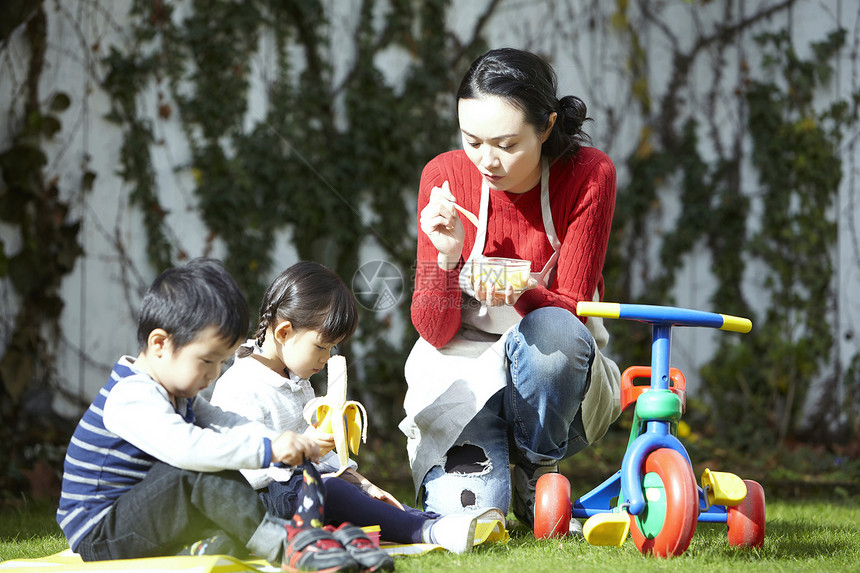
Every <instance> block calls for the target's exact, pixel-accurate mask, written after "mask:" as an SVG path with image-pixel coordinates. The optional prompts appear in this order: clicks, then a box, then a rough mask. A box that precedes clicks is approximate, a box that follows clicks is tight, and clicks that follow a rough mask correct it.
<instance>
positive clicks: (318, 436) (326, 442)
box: [305, 426, 334, 457]
mask: <svg viewBox="0 0 860 573" xmlns="http://www.w3.org/2000/svg"><path fill="white" fill-rule="evenodd" d="M305 436H307V437H309V438H310V439H312V440H313V441H315V442H316V444H317V445H318V446H319V448H320V457H322V456H324V455H326V454H327V453H329V452H330V451H332V450H333V449H334V434H330V433H328V432H321V431H320V430H317V429H316V428H314V427H313V426H308V429H307V430H305Z"/></svg>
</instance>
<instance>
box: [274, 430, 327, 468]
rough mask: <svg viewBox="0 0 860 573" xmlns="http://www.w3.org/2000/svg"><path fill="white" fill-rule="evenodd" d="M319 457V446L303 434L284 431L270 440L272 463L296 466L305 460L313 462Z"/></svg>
mask: <svg viewBox="0 0 860 573" xmlns="http://www.w3.org/2000/svg"><path fill="white" fill-rule="evenodd" d="M319 457H320V447H319V445H318V444H317V443H316V441H314V440H313V439H312V438H310V437H308V436H305V435H304V434H297V433H295V432H290V431H286V432H284V433H283V434H281V435H280V436H278V437H277V438H275V439H274V440H272V462H281V463H284V464H287V465H288V466H297V465H299V464H301V463H302V462H303V461H304V460H305V458H307V459H308V460H310V461H314V462H315V461H317V460H318V459H319Z"/></svg>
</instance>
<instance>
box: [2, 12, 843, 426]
mask: <svg viewBox="0 0 860 573" xmlns="http://www.w3.org/2000/svg"><path fill="white" fill-rule="evenodd" d="M381 4H382V5H381V7H380V15H381V14H382V13H384V11H385V9H386V7H385V4H384V3H381ZM650 4H653V3H649V5H650ZM777 4H780V2H776V1H773V2H765V1H761V2H750V1H743V0H726V2H712V3H709V4H707V5H705V6H701V5H698V4H695V5H691V4H690V3H687V2H682V1H680V0H673V1H670V2H665V3H662V4H661V6H663V8H662V12H660V19H661V20H662V21H663V22H667V23H668V25H667V26H666V27H663V26H659V25H657V24H656V23H655V22H654V21H651V22H649V21H648V20H646V19H643V17H642V13H641V12H640V11H639V10H638V9H637V6H639V5H640V4H639V3H636V2H631V5H632V8H631V16H630V17H631V19H635V20H636V21H637V22H639V23H640V24H639V25H641V28H639V29H637V31H638V32H640V33H641V36H642V38H644V39H645V41H646V46H645V48H646V50H647V53H648V66H649V68H648V72H649V86H650V89H651V93H652V99H653V101H654V102H658V101H659V100H660V99H661V98H662V97H663V95H664V91H665V89H666V86H667V82H668V75H669V73H670V71H671V61H670V57H671V53H672V50H674V49H681V50H682V51H683V50H689V49H691V47H692V46H693V45H694V43H695V42H696V40H697V39H698V38H700V37H702V35H707V34H710V33H713V32H714V30H716V29H717V27H718V26H720V25H723V24H724V23H725V7H726V6H727V5H728V6H729V7H730V9H731V13H732V14H733V15H734V17H735V19H736V20H737V19H742V18H744V17H748V16H750V15H752V14H754V13H756V12H758V11H759V10H761V9H763V8H765V7H767V6H771V5H777ZM795 4H796V5H795V7H794V8H793V9H792V10H790V11H782V12H779V13H778V14H777V15H776V16H774V17H772V18H769V19H766V20H764V21H762V22H760V23H758V24H757V25H756V27H755V30H756V31H761V30H765V29H769V30H777V29H781V28H785V27H789V29H790V30H791V33H792V37H793V38H794V41H795V45H796V47H797V49H798V50H799V51H800V52H801V55H803V53H804V50H805V49H806V48H807V47H808V44H809V42H811V41H815V40H820V39H822V38H823V37H824V36H825V35H826V34H827V33H828V32H829V31H830V30H832V29H833V28H834V27H835V26H836V24H837V23H841V24H842V25H843V26H846V27H847V28H848V30H849V38H850V39H849V43H850V45H849V46H848V47H847V48H846V49H845V50H843V53H842V57H841V59H840V62H839V70H838V73H837V74H836V76H835V77H834V80H833V83H832V86H831V92H830V93H829V94H824V95H823V96H822V100H823V101H822V103H826V101H827V100H828V99H835V98H842V99H849V98H850V93H852V92H853V91H857V90H858V88H860V74H858V71H860V70H858V63H857V56H856V51H857V49H858V42H860V40H858V37H860V36H859V35H858V30H860V26H858V18H860V0H840V1H838V2H830V1H823V0H821V1H819V0H803V1H800V0H798V1H797V2H796V3H795ZM129 5H130V2H129V1H128V0H123V1H112V2H104V1H102V2H92V1H84V0H78V1H67V2H58V3H54V2H46V3H45V4H44V7H45V10H46V11H48V22H49V41H50V44H49V49H48V53H47V56H46V58H47V61H46V65H45V72H44V74H43V76H42V81H41V86H40V89H41V95H42V99H43V100H44V101H49V98H50V95H51V94H52V93H53V92H54V91H55V90H57V89H62V90H65V91H67V92H68V93H69V95H70V97H71V101H72V107H71V108H70V109H68V110H67V111H65V112H64V113H63V114H62V116H61V120H62V122H63V129H62V131H61V132H60V133H59V134H58V136H57V138H56V140H55V141H54V142H53V143H50V144H48V145H47V151H48V153H49V156H50V158H51V160H50V162H49V164H48V166H47V167H46V169H45V172H46V177H47V178H51V177H53V176H55V175H56V176H58V177H59V181H60V188H61V189H62V190H63V191H64V192H66V193H68V195H69V198H70V199H71V200H72V201H73V203H74V216H75V217H79V218H80V219H81V220H82V222H83V226H82V233H81V237H80V240H81V242H82V245H83V247H84V251H85V253H86V254H85V256H84V257H82V258H81V259H79V261H78V264H77V267H76V269H75V271H74V272H73V273H72V274H71V275H69V276H68V277H67V278H66V279H65V282H64V284H63V296H64V298H65V300H66V308H65V311H64V313H63V315H62V316H61V317H60V325H61V330H62V332H61V333H59V337H58V338H57V341H58V346H57V357H58V364H59V365H60V375H61V376H62V378H63V384H64V385H65V387H66V388H68V389H70V390H72V391H73V392H74V393H75V394H77V395H79V396H80V397H81V398H82V399H84V400H87V401H88V400H89V399H90V398H91V397H92V395H93V394H94V393H95V392H96V391H97V389H98V388H99V387H100V386H101V385H102V384H103V383H104V380H105V376H106V374H107V372H108V370H109V368H110V366H111V365H112V364H113V362H114V361H115V360H116V358H117V357H118V356H120V355H121V354H125V353H133V352H135V351H136V342H135V328H136V327H135V320H134V314H135V311H136V307H137V304H138V303H139V300H140V297H141V294H142V291H143V289H144V288H145V287H146V285H147V284H148V283H149V282H150V281H151V280H152V278H154V276H153V271H152V270H151V269H150V268H149V267H148V265H147V263H146V254H145V246H146V245H145V241H144V236H145V235H144V232H143V228H142V226H141V216H140V213H139V212H138V210H137V209H135V208H130V207H129V205H128V201H129V197H128V193H129V189H128V186H127V185H126V184H125V183H124V182H123V181H122V179H121V178H120V177H118V176H117V175H116V173H115V171H116V169H117V166H118V161H119V150H120V146H121V143H122V137H123V134H122V132H121V128H120V127H119V126H117V125H114V124H111V123H109V122H107V121H105V120H104V115H105V113H106V112H107V111H108V110H109V106H110V102H109V100H108V98H107V95H106V94H105V92H104V91H103V90H102V89H101V88H100V87H99V81H100V80H101V79H102V78H103V75H104V73H105V69H104V67H102V66H101V65H100V64H99V59H100V58H102V57H104V56H105V55H106V53H107V50H108V48H109V47H110V46H111V45H118V46H124V45H126V44H128V42H130V39H129V38H128V37H127V35H126V34H127V32H126V30H125V29H124V24H125V22H126V21H127V16H126V14H127V10H128V7H129ZM486 5H487V1H486V0H482V1H478V0H455V1H454V2H452V6H453V8H452V11H451V15H450V18H449V22H448V28H449V30H448V31H449V32H450V33H452V34H453V35H454V37H456V38H460V39H461V40H462V39H465V38H468V37H470V36H471V34H472V32H473V29H474V26H475V22H476V18H477V17H478V15H479V14H480V13H481V12H482V11H483V9H484V7H485V6H486ZM615 5H616V4H615V3H611V2H601V3H598V2H581V1H575V0H567V1H555V2H553V1H547V0H544V1H537V2H523V1H519V0H507V1H503V2H501V4H500V6H499V8H498V9H497V12H496V15H495V16H494V17H493V18H492V19H491V20H490V22H489V23H488V26H487V28H486V37H487V38H488V40H489V44H490V46H491V47H501V46H514V47H521V48H526V49H530V50H534V51H537V52H539V53H542V54H545V55H547V56H549V57H551V58H552V61H553V63H554V65H555V67H556V70H557V72H558V74H559V80H560V94H561V95H564V94H568V93H572V94H576V95H579V96H580V97H582V98H583V99H584V100H585V101H586V103H587V104H588V106H589V112H590V115H591V117H593V118H594V119H595V122H594V123H593V124H591V125H590V126H589V132H590V134H591V135H592V137H593V141H594V144H595V146H597V147H600V148H601V149H603V150H604V151H606V152H607V153H609V154H610V156H611V157H613V158H614V159H615V160H616V164H617V165H618V167H619V185H620V186H621V185H624V184H625V182H626V177H627V174H626V173H625V172H624V169H623V165H622V162H623V160H624V159H625V158H626V157H627V156H628V155H629V154H630V152H631V151H632V149H634V147H635V145H636V142H637V140H638V137H639V133H640V130H641V128H642V125H643V120H642V117H641V114H640V113H639V112H638V107H637V105H636V104H635V101H634V100H633V98H632V96H631V93H630V86H629V80H628V77H629V76H628V73H629V72H628V63H627V54H628V48H627V46H625V45H623V44H622V43H621V42H620V41H619V38H620V37H622V36H623V34H619V31H618V30H617V29H615V28H613V26H612V24H611V21H610V18H609V15H610V14H611V12H612V11H613V10H614V9H615ZM327 6H328V11H329V13H330V14H331V22H332V39H333V52H334V53H336V54H337V55H338V59H337V60H336V62H335V81H336V82H337V81H338V79H339V78H341V77H342V75H343V74H344V73H345V70H346V69H347V68H348V66H349V64H350V62H351V57H352V55H351V51H350V46H351V44H350V38H351V30H352V25H353V24H352V23H353V22H354V20H355V13H356V10H357V7H358V6H359V4H358V2H356V1H351V2H338V1H335V0H330V1H329V2H327ZM441 32H442V31H440V33H441ZM752 35H753V33H752V32H747V33H745V34H744V35H743V36H741V37H740V40H739V41H738V42H737V43H736V45H733V46H729V47H727V48H726V49H725V50H724V51H723V52H722V55H723V58H722V59H721V60H718V59H716V55H717V54H718V51H717V50H716V48H707V49H704V50H702V52H701V54H700V55H699V56H698V57H697V58H696V60H695V65H694V68H693V72H692V73H691V75H690V78H689V80H688V82H687V83H686V84H685V85H684V87H683V98H684V99H685V101H687V102H688V103H689V105H690V106H692V108H693V109H697V110H700V113H701V117H700V119H701V120H702V125H703V130H707V125H708V123H707V120H708V119H709V118H711V119H713V122H714V125H716V126H718V128H719V129H718V134H719V135H718V137H717V139H716V140H714V139H709V138H708V136H707V135H708V134H707V133H706V132H704V133H703V137H702V146H701V147H702V148H701V150H700V151H701V152H702V153H703V154H704V155H705V157H708V156H709V154H713V153H714V150H715V149H716V147H715V146H716V145H722V146H731V145H732V142H733V141H734V140H735V139H736V138H738V137H740V138H742V141H743V145H744V147H745V148H746V149H749V140H748V138H747V135H746V134H745V133H743V121H744V118H743V117H742V115H741V114H742V110H741V109H740V108H739V107H738V105H737V103H736V98H734V97H733V90H734V89H735V88H736V87H737V85H738V83H739V70H740V67H741V60H742V59H744V58H746V59H747V61H748V62H750V63H751V65H755V61H756V58H755V45H754V43H753V42H752ZM267 42H268V41H267V40H266V39H263V40H262V41H261V50H260V54H259V56H258V57H257V58H256V60H255V62H254V75H255V76H256V77H257V78H258V80H260V79H264V78H265V77H266V73H267V70H268V69H269V66H271V65H272V62H273V55H272V46H271V42H268V43H267ZM96 46H98V48H97V49H96ZM852 51H854V52H855V53H854V54H853V55H852ZM407 58H408V54H406V53H405V52H403V51H399V50H396V49H395V50H391V51H389V52H386V53H385V54H383V55H381V56H380V58H379V60H378V63H379V65H380V66H381V67H382V68H383V69H384V70H385V71H386V74H387V78H388V79H389V81H391V82H397V81H398V78H399V77H400V76H399V74H400V71H401V70H402V68H403V65H404V62H405V61H407ZM27 61H28V54H27V46H26V42H25V41H24V38H23V27H22V28H21V29H19V30H18V31H16V33H15V34H14V35H13V37H12V38H11V39H10V40H9V42H8V43H7V45H6V46H5V47H3V48H2V49H0V109H8V108H9V107H10V104H11V103H12V102H14V103H15V104H16V106H15V107H14V109H16V110H17V111H16V113H13V114H11V115H10V116H8V117H3V118H0V149H2V148H5V147H6V146H7V145H8V143H9V136H10V134H11V133H12V132H14V131H15V129H16V125H17V123H18V122H20V121H22V120H23V118H22V117H21V112H20V107H21V106H20V101H19V98H20V91H19V90H20V87H21V81H22V78H23V77H24V75H25V73H26V68H25V66H26V62H27ZM717 71H719V72H720V73H717ZM158 89H159V87H158V86H155V85H153V86H150V87H149V89H148V90H147V91H146V93H145V94H144V96H143V97H142V98H141V99H140V101H139V105H140V106H141V109H142V113H143V114H145V115H147V116H149V117H151V118H152V120H153V126H154V130H155V133H156V135H157V138H158V139H160V140H162V141H163V144H162V145H157V146H155V147H153V148H152V154H153V164H154V167H155V168H156V170H157V177H158V185H159V198H160V201H161V203H162V205H164V206H165V207H166V208H167V209H168V210H169V211H170V214H169V215H168V217H167V226H168V228H169V229H171V230H172V231H173V233H174V234H175V236H174V237H173V239H174V240H175V242H176V244H177V245H179V246H180V247H181V248H182V249H183V250H184V251H186V252H187V253H188V254H189V255H190V256H198V255H203V254H209V255H213V256H219V255H220V254H221V247H220V245H219V244H218V243H217V242H216V243H215V244H214V245H212V246H211V247H210V246H207V243H206V241H205V237H206V235H207V231H206V229H205V226H204V225H203V223H202V221H201V219H200V217H199V216H198V215H197V213H196V211H195V198H194V195H193V188H194V184H193V179H192V175H191V173H190V171H189V170H188V168H187V162H188V157H189V153H188V149H187V148H185V147H184V145H183V144H182V143H181V142H182V141H184V139H183V138H182V137H181V134H180V131H179V124H178V121H177V119H176V115H175V114H174V115H173V117H171V118H170V119H169V120H162V119H159V118H158V114H157V112H156V108H157V105H158V99H157V94H158ZM710 93H716V94H717V97H716V98H715V99H713V100H709V99H708V94H710ZM249 101H250V112H249V118H248V121H249V125H250V124H251V123H252V122H253V120H254V119H256V118H259V117H262V116H263V115H264V113H265V107H266V105H267V101H266V95H265V90H264V82H263V81H257V82H256V83H255V84H254V86H253V87H252V89H251V91H250V94H249ZM710 102H713V105H714V107H713V109H710V108H709V105H711V103H710ZM857 145H858V144H857V131H856V129H855V130H854V131H853V132H852V133H851V134H849V137H848V139H846V142H845V144H844V146H843V157H844V162H843V169H845V172H846V173H845V177H844V178H843V182H842V187H841V192H840V199H839V201H840V205H839V212H838V218H839V228H840V235H839V237H840V239H839V275H838V285H836V286H837V288H838V289H839V306H840V308H839V312H838V313H837V317H838V321H837V324H836V328H837V335H838V339H839V341H840V343H839V344H840V347H839V348H840V353H839V356H838V357H837V358H836V359H837V360H842V361H843V362H847V360H848V359H849V358H850V357H851V356H853V355H854V354H855V353H857V352H858V349H860V342H858V340H860V338H858V336H857V333H856V330H857V325H858V322H860V297H858V296H857V294H856V293H857V292H860V290H858V289H860V237H858V228H860V215H858V209H857V208H856V206H857V202H858V197H857V195H858V194H857V188H858V169H860V166H858V153H857ZM82 165H86V166H87V168H88V169H90V170H92V171H94V172H96V173H97V174H98V177H97V179H96V182H95V186H94V188H93V191H92V192H91V193H89V194H81V193H80V173H81V168H82ZM421 167H422V166H419V165H416V166H415V171H416V178H417V173H419V172H420V169H421ZM743 187H744V190H745V192H746V193H748V194H749V195H750V196H751V197H752V198H753V199H754V200H755V197H756V195H757V181H756V180H755V176H754V174H753V172H752V170H751V169H750V168H749V164H747V165H746V168H745V170H744V178H743ZM405 193H406V195H407V196H408V197H410V198H411V196H412V195H413V194H414V190H406V191H405ZM678 212H679V206H678V205H677V204H672V203H671V202H669V203H666V204H664V205H663V207H662V214H661V216H662V220H655V221H654V222H653V231H654V232H655V233H660V232H661V229H663V228H666V227H667V226H671V225H672V223H673V221H674V219H675V218H676V217H677V215H678ZM0 237H2V239H3V241H4V244H5V250H6V253H7V255H10V256H11V255H13V254H14V253H15V252H16V251H17V249H18V248H19V244H18V242H17V237H16V236H15V234H14V232H13V231H12V229H10V228H9V227H8V226H4V225H2V224H0ZM289 238H290V237H289V232H284V234H283V236H281V237H279V238H278V241H277V246H276V252H275V260H276V264H275V267H276V268H282V267H285V266H287V265H289V264H290V263H291V262H293V261H294V260H295V258H296V255H295V251H294V250H293V249H292V247H290V245H289ZM210 248H211V250H207V249H210ZM362 256H363V257H368V258H372V257H374V256H376V255H375V254H374V250H373V246H372V244H369V245H368V246H367V247H366V248H365V249H364V250H363V251H362ZM274 272H275V271H273V274H274ZM760 281H761V276H760V273H759V272H758V271H757V270H756V269H751V270H750V272H749V276H748V289H747V293H748V296H749V297H750V300H751V301H753V302H754V303H759V304H763V303H764V301H763V300H762V298H761V295H760V294H759V292H760V289H758V285H759V284H760ZM713 284H714V283H713V278H712V276H711V273H710V261H709V260H708V257H707V254H706V253H705V250H704V248H702V247H700V246H696V247H695V248H694V249H693V251H692V254H691V255H690V256H689V257H688V258H687V262H686V265H685V267H684V268H683V270H682V271H681V272H680V273H679V282H678V285H677V288H676V290H675V296H676V303H677V304H678V305H680V306H688V307H693V308H702V309H709V308H708V307H709V304H708V299H709V296H710V294H711V292H712V289H713ZM607 297H608V298H612V293H607ZM17 304H18V301H17V299H16V296H15V294H14V292H12V289H11V288H10V286H9V284H8V281H0V310H2V313H0V315H2V320H0V347H4V346H5V345H6V344H7V343H8V336H9V332H10V327H11V324H12V320H13V318H14V313H15V309H16V307H17ZM401 304H408V301H402V302H401ZM709 310H714V311H718V312H719V311H720V310H721V309H709ZM405 327H407V325H400V328H405ZM609 328H610V329H611V324H610V325H609ZM716 336H724V334H718V333H714V332H712V331H706V330H704V329H689V330H686V331H684V332H683V333H682V334H676V338H675V345H674V359H675V360H676V361H677V365H678V366H679V367H681V368H682V370H684V371H685V372H686V373H687V376H688V384H689V386H690V389H691V391H692V392H695V387H696V384H697V377H696V375H695V371H696V369H697V367H698V366H699V365H701V364H703V363H704V362H706V361H707V360H708V359H709V358H710V355H711V353H712V349H713V344H714V340H715V337H716ZM844 365H845V364H843V366H844ZM56 406H57V408H58V409H59V410H60V411H61V412H62V413H65V414H67V415H69V416H74V415H76V414H77V411H76V409H75V408H74V407H72V406H69V405H68V404H66V403H65V402H64V401H62V400H60V401H58V403H57V404H56Z"/></svg>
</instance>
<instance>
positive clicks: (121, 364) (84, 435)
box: [57, 259, 319, 565]
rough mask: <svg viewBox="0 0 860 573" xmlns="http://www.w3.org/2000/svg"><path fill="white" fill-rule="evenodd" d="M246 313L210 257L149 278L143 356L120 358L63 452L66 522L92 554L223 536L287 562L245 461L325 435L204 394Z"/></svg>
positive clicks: (140, 552) (164, 550) (116, 554)
mask: <svg viewBox="0 0 860 573" xmlns="http://www.w3.org/2000/svg"><path fill="white" fill-rule="evenodd" d="M248 319H249V310H248V305H247V302H246V301H245V299H244V297H243V296H242V294H241V292H240V291H239V288H238V286H237V285H236V282H235V281H234V280H233V278H232V277H231V276H230V275H229V274H228V273H227V271H226V270H224V268H223V267H221V266H220V264H218V263H217V262H216V261H213V260H211V259H197V260H194V261H191V262H190V263H188V264H186V265H184V266H181V267H177V268H173V269H169V270H167V271H165V272H164V273H162V274H161V275H160V276H159V277H158V278H157V279H156V280H155V282H154V283H153V284H152V286H151V287H150V288H149V290H148V291H147V293H146V295H145V296H144V299H143V302H142V304H141V308H140V317H139V322H138V332H137V338H138V344H139V347H140V352H139V354H138V356H137V358H134V357H132V356H123V357H121V358H120V359H119V361H118V362H117V363H116V365H115V366H114V368H113V371H112V372H111V375H110V379H109V380H108V382H107V384H105V386H104V387H103V388H102V389H101V390H100V391H99V393H98V396H97V397H96V398H95V400H94V401H93V403H92V405H91V406H90V407H89V409H88V410H87V411H86V412H85V413H84V415H83V417H82V419H81V421H80V422H79V424H78V426H77V428H76V429H75V432H74V435H73V436H72V439H71V443H70V444H69V447H68V450H67V453H66V459H65V464H64V473H63V487H62V495H61V498H60V506H59V510H58V511H57V522H58V523H59V524H60V527H61V528H62V530H63V533H64V534H65V535H66V538H67V539H68V540H69V546H70V547H71V548H72V549H73V550H74V551H76V552H78V553H80V555H81V557H82V558H83V560H84V561H97V560H106V559H127V558H138V557H149V556H158V555H174V554H177V553H178V552H180V551H181V550H183V548H186V551H187V547H188V546H189V545H190V544H192V543H193V542H195V541H198V540H200V539H201V538H203V537H206V536H214V537H215V538H217V539H219V540H221V541H222V542H223V541H225V540H226V543H227V547H225V546H223V545H222V546H221V547H220V548H219V550H218V551H216V552H218V553H230V552H238V553H239V554H241V553H242V552H243V550H244V549H247V550H250V551H251V552H253V553H255V554H257V555H259V556H261V557H264V558H266V559H268V560H269V561H270V562H273V563H275V564H277V565H280V564H281V563H280V562H281V560H282V559H283V557H284V555H283V553H284V550H285V549H286V542H287V536H286V530H285V529H284V525H283V524H284V522H283V521H282V520H277V519H271V518H270V517H269V516H268V515H267V514H266V512H265V510H264V509H263V506H262V505H261V503H260V501H259V499H258V496H257V494H256V492H255V491H254V490H253V489H252V488H251V487H250V486H249V485H248V483H247V481H245V479H244V478H243V477H242V475H241V474H240V473H239V471H238V470H239V469H247V468H265V467H268V466H269V465H270V464H272V463H276V462H282V463H284V464H288V465H292V466H296V465H299V464H301V463H302V461H303V459H305V458H307V459H312V460H314V459H317V458H318V456H319V446H318V445H317V444H316V443H315V442H314V441H313V440H311V439H310V438H308V437H305V436H302V435H299V434H296V433H294V432H284V433H281V434H279V433H278V432H275V431H274V430H271V429H269V428H267V427H266V426H264V425H262V424H260V423H258V422H253V421H250V420H248V419H247V418H243V417H242V416H239V415H231V414H229V413H225V412H223V411H222V410H221V409H219V408H216V407H215V406H212V405H211V404H209V403H208V402H207V401H206V400H204V399H203V398H201V397H197V393H198V392H200V391H201V390H203V389H204V388H206V387H207V386H208V385H209V384H210V383H212V381H213V380H215V379H216V378H217V377H218V376H219V374H220V373H221V368H222V367H223V365H224V363H225V362H226V361H227V360H228V359H229V358H230V356H232V354H233V353H234V352H235V351H236V349H237V348H238V346H239V343H240V342H241V341H242V340H244V338H245V336H246V334H247V331H248V324H249V323H248ZM216 419H217V420H218V422H217V424H216V423H214V420H216ZM215 534H218V535H215ZM231 543H232V544H233V547H229V545H230V544H231ZM243 546H244V547H243Z"/></svg>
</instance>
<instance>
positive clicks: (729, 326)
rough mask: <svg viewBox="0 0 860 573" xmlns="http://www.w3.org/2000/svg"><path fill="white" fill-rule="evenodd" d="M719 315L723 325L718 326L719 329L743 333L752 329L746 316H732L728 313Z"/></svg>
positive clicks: (750, 322)
mask: <svg viewBox="0 0 860 573" xmlns="http://www.w3.org/2000/svg"><path fill="white" fill-rule="evenodd" d="M720 316H722V317H723V325H722V326H721V327H720V330H729V331H731V332H744V333H746V332H749V331H750V330H752V321H751V320H750V319H748V318H743V317H740V316H732V315H730V314H721V315H720Z"/></svg>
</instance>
